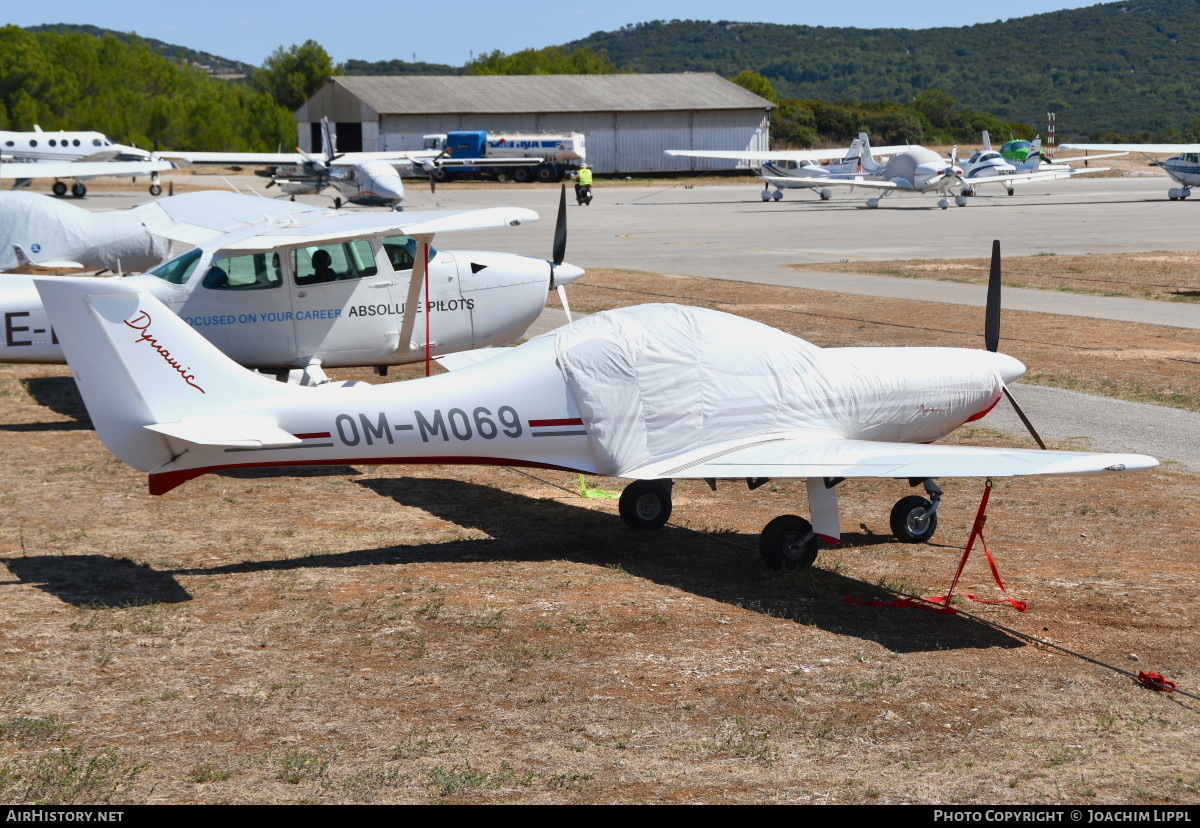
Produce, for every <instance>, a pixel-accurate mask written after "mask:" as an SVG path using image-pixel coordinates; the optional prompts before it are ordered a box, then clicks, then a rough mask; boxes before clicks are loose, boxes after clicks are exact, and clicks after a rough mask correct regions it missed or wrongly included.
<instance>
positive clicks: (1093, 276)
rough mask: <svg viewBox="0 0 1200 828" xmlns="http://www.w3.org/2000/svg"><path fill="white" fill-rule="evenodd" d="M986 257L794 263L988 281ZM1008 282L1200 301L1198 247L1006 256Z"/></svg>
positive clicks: (825, 269)
mask: <svg viewBox="0 0 1200 828" xmlns="http://www.w3.org/2000/svg"><path fill="white" fill-rule="evenodd" d="M989 266H990V265H989V260H988V259H909V260H902V261H894V262H851V261H845V262H830V263H823V264H796V265H792V267H795V268H798V269H802V270H819V271H821V272H829V273H872V274H878V275H883V276H901V277H904V278H908V279H939V280H942V281H946V282H968V283H971V284H986V283H987V279H988V268H989ZM1004 284H1005V285H1007V286H1010V287H1022V288H1040V289H1043V290H1065V291H1073V292H1076V293H1093V294H1098V295H1101V296H1136V297H1139V298H1142V299H1160V300H1169V301H1176V302H1200V251H1192V252H1174V251H1160V252H1155V253H1121V254H1110V253H1089V254H1084V255H1074V256H1072V255H1062V254H1054V253H1048V254H1044V255H1041V256H1019V257H1007V258H1005V260H1004Z"/></svg>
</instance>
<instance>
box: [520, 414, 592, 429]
mask: <svg viewBox="0 0 1200 828" xmlns="http://www.w3.org/2000/svg"><path fill="white" fill-rule="evenodd" d="M563 425H583V420H582V419H580V418H579V417H570V418H567V419H565V420H530V421H529V427H530V428H538V427H539V426H563Z"/></svg>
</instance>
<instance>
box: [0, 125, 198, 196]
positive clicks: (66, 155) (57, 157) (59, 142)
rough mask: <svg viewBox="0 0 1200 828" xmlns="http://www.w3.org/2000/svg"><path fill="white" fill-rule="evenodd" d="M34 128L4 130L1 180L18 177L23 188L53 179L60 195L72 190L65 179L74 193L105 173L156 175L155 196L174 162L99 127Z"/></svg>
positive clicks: (0, 150) (153, 179)
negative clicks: (163, 174) (70, 129)
mask: <svg viewBox="0 0 1200 828" xmlns="http://www.w3.org/2000/svg"><path fill="white" fill-rule="evenodd" d="M33 129H34V131H33V132H7V131H3V130H0V179H8V180H15V181H16V183H15V184H14V185H13V186H14V187H23V186H25V185H26V184H28V183H29V182H30V181H31V180H33V179H35V178H53V179H55V181H54V186H53V188H52V190H53V191H54V194H55V195H56V196H60V197H61V196H65V195H66V194H67V185H66V184H65V183H64V182H62V181H59V180H58V179H60V178H71V179H74V180H75V183H74V184H73V185H72V186H71V195H73V196H75V197H76V198H83V197H84V196H85V195H86V194H87V186H86V185H85V184H84V183H83V182H84V181H88V180H91V179H93V178H101V177H104V176H115V177H118V178H125V177H129V178H137V177H138V176H140V175H149V176H150V195H154V196H156V195H160V194H161V193H162V186H161V185H160V184H159V181H158V174H159V173H160V172H162V171H163V170H170V169H173V168H174V167H175V165H174V164H172V163H170V162H167V161H160V160H159V159H157V158H154V157H152V156H151V154H150V153H148V152H146V151H145V150H141V149H138V148H137V147H128V146H125V145H124V144H114V143H113V142H112V141H110V140H108V138H106V137H105V136H104V135H102V134H101V133H99V132H43V131H42V128H41V127H39V126H34V128H33Z"/></svg>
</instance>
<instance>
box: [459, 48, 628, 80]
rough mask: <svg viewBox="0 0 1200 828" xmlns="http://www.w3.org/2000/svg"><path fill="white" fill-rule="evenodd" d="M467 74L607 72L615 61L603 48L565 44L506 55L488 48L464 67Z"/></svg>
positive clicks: (592, 73) (594, 73) (582, 73)
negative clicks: (600, 49) (576, 47)
mask: <svg viewBox="0 0 1200 828" xmlns="http://www.w3.org/2000/svg"><path fill="white" fill-rule="evenodd" d="M465 69H466V73H467V74H468V75H607V74H611V73H612V72H613V65H612V62H611V61H610V60H609V59H608V56H607V55H606V54H604V53H603V52H596V51H594V50H592V49H588V48H582V49H574V50H571V51H568V50H567V49H565V48H564V47H562V46H547V47H546V48H545V49H524V50H522V51H520V52H513V53H512V54H511V55H506V54H505V53H504V52H501V51H500V50H499V49H497V50H495V51H494V52H486V53H484V54H482V55H480V56H479V57H477V58H475V59H474V60H472V61H469V62H468V63H467V65H466V67H465Z"/></svg>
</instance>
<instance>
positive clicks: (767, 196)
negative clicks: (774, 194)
mask: <svg viewBox="0 0 1200 828" xmlns="http://www.w3.org/2000/svg"><path fill="white" fill-rule="evenodd" d="M762 200H763V201H770V200H771V191H770V190H763V191H762Z"/></svg>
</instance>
